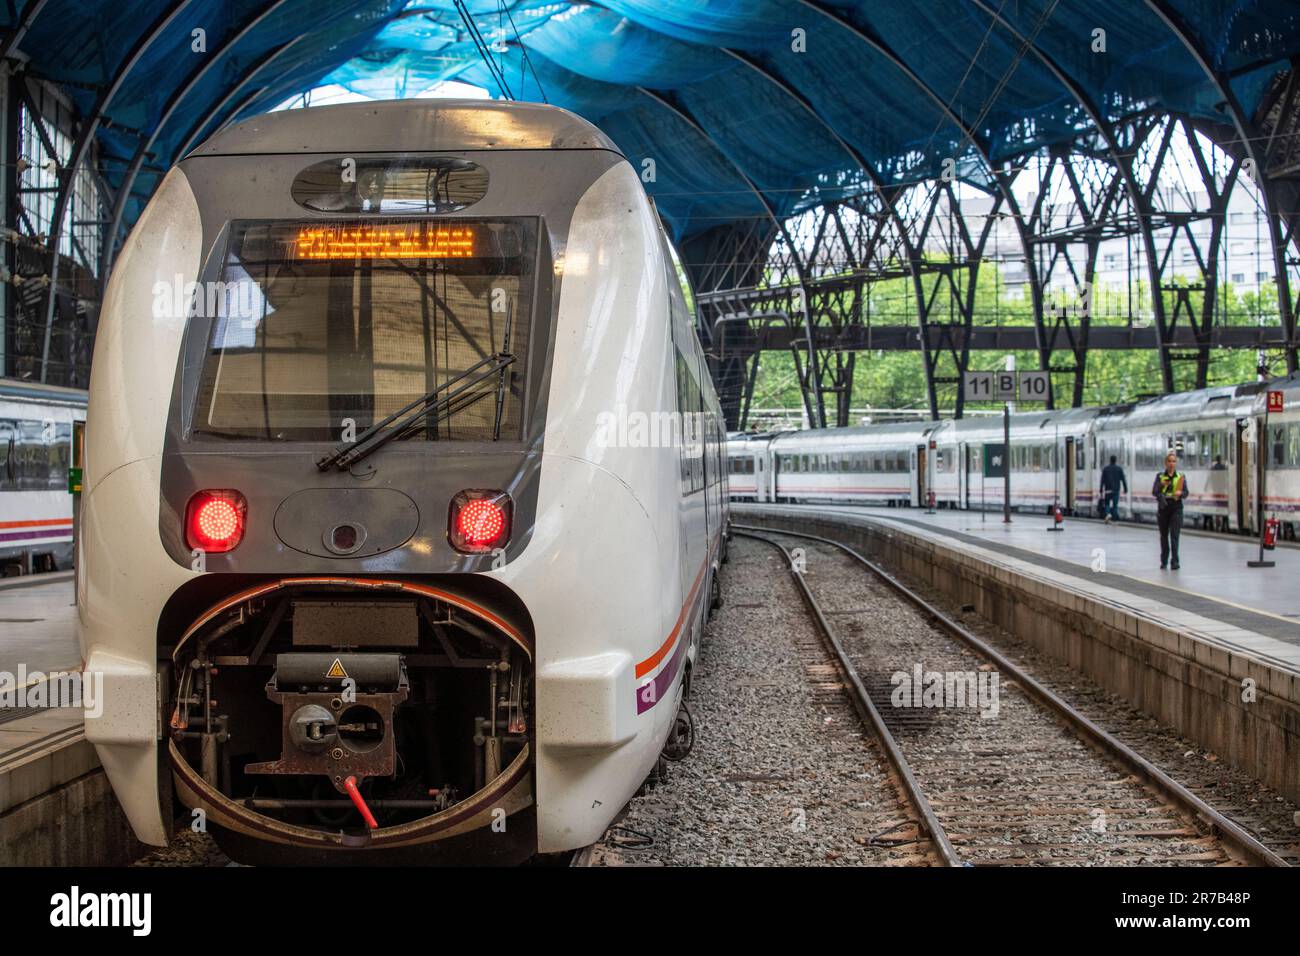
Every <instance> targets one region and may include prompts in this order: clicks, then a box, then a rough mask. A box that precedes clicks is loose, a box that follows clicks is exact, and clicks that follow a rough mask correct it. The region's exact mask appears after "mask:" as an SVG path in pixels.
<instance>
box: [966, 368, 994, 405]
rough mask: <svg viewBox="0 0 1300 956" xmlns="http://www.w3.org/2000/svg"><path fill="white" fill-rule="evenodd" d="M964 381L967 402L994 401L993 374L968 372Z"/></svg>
mask: <svg viewBox="0 0 1300 956" xmlns="http://www.w3.org/2000/svg"><path fill="white" fill-rule="evenodd" d="M962 379H963V381H962V387H963V388H965V390H966V401H968V402H991V401H992V400H993V373H992V372H967V373H966V374H965V375H963V376H962Z"/></svg>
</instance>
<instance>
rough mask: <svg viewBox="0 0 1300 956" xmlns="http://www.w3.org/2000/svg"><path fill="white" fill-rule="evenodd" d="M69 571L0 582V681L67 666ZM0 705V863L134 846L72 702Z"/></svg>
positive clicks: (107, 858)
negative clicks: (67, 703) (61, 703)
mask: <svg viewBox="0 0 1300 956" xmlns="http://www.w3.org/2000/svg"><path fill="white" fill-rule="evenodd" d="M73 588H74V584H73V575H72V572H71V571H66V572H60V573H54V574H42V575H32V576H30V577H22V578H13V579H9V580H5V581H0V672H4V684H5V689H6V690H7V689H9V688H10V687H16V686H17V685H18V684H19V683H21V684H22V685H24V686H26V688H27V689H28V692H29V693H30V691H31V688H32V687H33V686H35V685H36V684H39V683H40V682H41V681H42V680H43V679H44V678H45V677H47V676H48V675H49V674H51V673H54V672H68V671H77V670H79V669H80V668H81V653H80V650H79V648H78V646H77V637H76V613H77V609H76V606H75V604H74V603H73ZM24 703H27V702H26V701H17V700H5V701H4V702H3V705H0V864H3V865H24V864H25V865H58V864H74V863H81V864H99V863H108V862H113V861H120V860H122V859H126V858H128V857H129V855H130V854H131V853H133V852H134V846H133V840H132V838H131V837H130V833H129V830H127V829H126V828H125V821H124V820H123V819H121V813H120V811H119V810H118V809H117V806H116V801H115V800H114V798H113V794H112V790H111V789H110V788H109V786H108V781H107V779H106V778H105V777H104V774H103V772H102V771H101V770H100V769H99V759H98V758H97V756H96V755H95V748H94V747H93V746H91V745H90V743H89V742H87V741H86V739H85V736H84V734H83V720H82V712H81V708H80V706H71V707H49V706H19V705H20V704H24Z"/></svg>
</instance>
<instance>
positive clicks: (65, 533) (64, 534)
mask: <svg viewBox="0 0 1300 956" xmlns="http://www.w3.org/2000/svg"><path fill="white" fill-rule="evenodd" d="M71 536H72V526H71V525H69V526H68V527H66V528H45V529H42V530H40V531H13V532H10V533H8V534H0V541H19V540H34V539H36V538H70V537H71Z"/></svg>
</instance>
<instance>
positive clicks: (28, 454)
mask: <svg viewBox="0 0 1300 956" xmlns="http://www.w3.org/2000/svg"><path fill="white" fill-rule="evenodd" d="M49 471H50V465H49V459H48V457H47V456H46V453H45V438H44V435H43V433H42V428H41V423H40V422H30V421H29V422H19V423H18V490H19V491H45V490H46V486H47V484H48V482H49Z"/></svg>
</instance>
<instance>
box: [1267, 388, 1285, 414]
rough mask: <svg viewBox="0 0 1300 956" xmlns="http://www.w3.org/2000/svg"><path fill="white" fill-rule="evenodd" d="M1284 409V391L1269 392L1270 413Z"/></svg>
mask: <svg viewBox="0 0 1300 956" xmlns="http://www.w3.org/2000/svg"><path fill="white" fill-rule="evenodd" d="M1282 409H1283V404H1282V393H1281V392H1269V393H1268V410H1269V413H1270V414H1271V413H1273V412H1280V411H1282Z"/></svg>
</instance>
